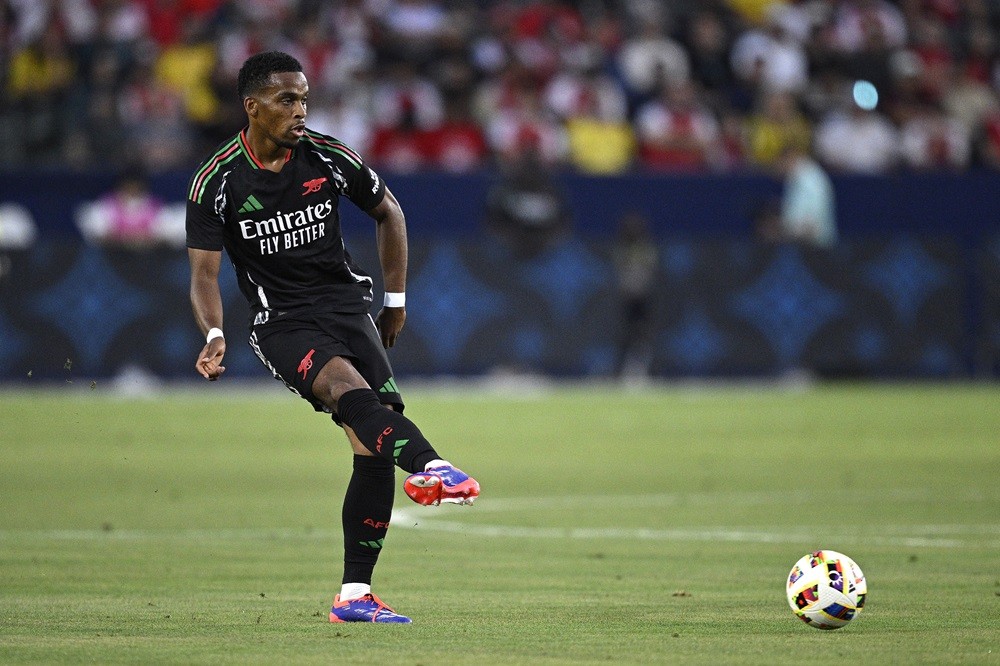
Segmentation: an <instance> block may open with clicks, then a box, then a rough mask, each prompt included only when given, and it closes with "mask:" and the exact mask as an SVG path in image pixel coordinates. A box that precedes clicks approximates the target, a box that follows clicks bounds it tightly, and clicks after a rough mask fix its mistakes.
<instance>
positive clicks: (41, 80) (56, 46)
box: [7, 23, 76, 159]
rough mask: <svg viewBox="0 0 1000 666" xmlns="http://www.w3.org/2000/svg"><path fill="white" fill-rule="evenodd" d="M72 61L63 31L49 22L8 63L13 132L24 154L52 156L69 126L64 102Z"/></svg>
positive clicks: (69, 80) (70, 79)
mask: <svg viewBox="0 0 1000 666" xmlns="http://www.w3.org/2000/svg"><path fill="white" fill-rule="evenodd" d="M75 69H76V67H75V63H74V61H73V59H72V56H71V54H70V52H69V50H68V49H67V47H66V43H65V39H64V36H63V34H62V33H61V32H60V30H59V27H58V26H57V25H56V24H54V23H53V24H51V25H49V27H47V28H46V29H45V31H44V32H43V33H42V35H41V36H40V37H39V38H38V39H36V40H35V41H33V42H31V43H30V44H28V45H27V46H26V47H24V48H22V49H20V50H19V51H17V52H16V53H15V54H14V56H13V58H12V59H11V62H10V68H9V71H8V73H7V81H8V83H7V85H8V93H9V95H10V99H11V101H12V102H13V106H14V108H15V109H16V110H17V112H18V114H19V118H18V121H17V124H18V126H19V127H21V128H22V132H20V133H19V134H18V135H17V137H16V138H17V139H18V144H19V145H20V146H21V147H22V148H23V151H24V154H31V155H33V156H35V158H36V159H37V158H38V157H39V156H43V158H45V159H52V158H53V157H55V156H56V155H57V154H58V152H57V151H58V148H59V147H60V139H61V137H62V136H63V134H64V130H65V129H66V128H67V127H69V125H70V120H69V118H66V117H64V116H65V114H66V113H67V111H68V109H67V101H68V99H69V93H70V88H71V85H72V82H73V76H74V75H75V73H76V72H75Z"/></svg>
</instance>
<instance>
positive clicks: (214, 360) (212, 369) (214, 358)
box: [194, 338, 226, 382]
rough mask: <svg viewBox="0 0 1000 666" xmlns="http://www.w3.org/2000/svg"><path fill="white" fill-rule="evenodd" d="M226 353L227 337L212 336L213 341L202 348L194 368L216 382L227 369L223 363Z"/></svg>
mask: <svg viewBox="0 0 1000 666" xmlns="http://www.w3.org/2000/svg"><path fill="white" fill-rule="evenodd" d="M225 355H226V339H225V338H212V341H211V342H209V343H208V344H207V345H205V346H204V347H203V348H202V350H201V354H199V355H198V361H197V363H195V364H194V369H195V370H197V371H198V374H200V375H201V376H202V377H204V378H205V379H207V380H208V381H210V382H214V381H215V380H216V379H218V378H219V377H220V376H221V375H222V373H223V372H225V371H226V367H225V366H224V365H222V357H223V356H225Z"/></svg>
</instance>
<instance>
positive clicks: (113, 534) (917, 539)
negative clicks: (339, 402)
mask: <svg viewBox="0 0 1000 666" xmlns="http://www.w3.org/2000/svg"><path fill="white" fill-rule="evenodd" d="M392 523H393V526H394V527H396V528H397V529H407V530H416V531H429V532H446V533H450V534H462V535H466V536H477V537H496V538H523V539H562V540H566V539H570V540H585V541H597V540H601V539H610V540H638V541H677V542H692V541H699V542H716V543H718V542H728V543H775V544H781V543H789V544H796V543H797V544H812V543H818V542H824V543H832V542H837V543H854V544H861V545H868V546H900V547H907V548H973V547H979V548H1000V539H987V540H980V539H967V538H955V537H937V536H922V534H926V533H929V532H936V531H942V532H945V533H960V534H972V533H976V534H979V535H980V536H982V535H984V534H991V535H992V534H995V533H997V532H998V531H1000V528H998V527H997V526H987V527H986V529H977V528H976V526H973V525H915V526H902V525H893V526H887V527H888V529H887V530H886V531H887V532H897V533H898V536H894V535H891V534H885V533H882V534H865V533H855V534H850V533H840V534H833V533H830V532H827V531H824V530H817V531H816V532H806V531H781V530H774V531H768V530H755V529H740V528H727V527H703V528H694V527H692V528H671V529H650V528H641V527H640V528H616V527H608V528H600V527H523V526H516V525H476V524H471V523H467V522H460V521H449V520H438V519H428V518H426V517H424V516H423V515H417V514H416V513H413V512H411V511H410V510H405V511H398V510H397V511H393V514H392ZM341 536H342V533H341V531H340V530H331V529H312V530H306V529H293V528H266V527H250V528H219V529H169V528H164V529H113V530H107V531H105V530H99V529H93V530H83V529H76V530H71V529H64V530H59V529H53V530H31V529H5V530H0V544H3V543H4V542H7V543H11V542H21V543H23V542H25V541H95V542H96V541H119V542H121V541H126V542H127V541H139V542H141V541H184V542H186V543H213V542H220V543H225V542H230V541H285V540H300V541H301V540H308V541H312V540H317V541H339V540H340V539H341Z"/></svg>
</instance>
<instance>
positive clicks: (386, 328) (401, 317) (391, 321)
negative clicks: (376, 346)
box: [375, 308, 406, 349]
mask: <svg viewBox="0 0 1000 666" xmlns="http://www.w3.org/2000/svg"><path fill="white" fill-rule="evenodd" d="M405 322H406V308H382V309H381V310H379V311H378V316H376V317H375V327H376V328H377V329H378V334H379V336H381V338H382V346H383V347H385V348H386V349H388V348H389V347H391V346H393V345H394V344H396V338H398V337H399V332H400V331H402V330H403V324H404V323H405Z"/></svg>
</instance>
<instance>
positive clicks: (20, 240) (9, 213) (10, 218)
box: [0, 203, 38, 250]
mask: <svg viewBox="0 0 1000 666" xmlns="http://www.w3.org/2000/svg"><path fill="white" fill-rule="evenodd" d="M37 238H38V228H37V227H36V226H35V221H34V219H32V217H31V213H29V212H28V211H27V209H25V208H24V206H21V205H20V204H16V203H0V250H26V249H28V248H30V247H31V246H32V245H34V243H35V240H36V239H37Z"/></svg>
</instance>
